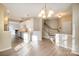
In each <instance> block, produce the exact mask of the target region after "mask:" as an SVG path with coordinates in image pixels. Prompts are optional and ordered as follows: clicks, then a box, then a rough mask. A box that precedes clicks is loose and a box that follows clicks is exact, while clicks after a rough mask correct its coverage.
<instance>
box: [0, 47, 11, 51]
mask: <svg viewBox="0 0 79 59" xmlns="http://www.w3.org/2000/svg"><path fill="white" fill-rule="evenodd" d="M11 48H12V47H9V48H5V49H1V50H0V52H3V51H6V50H9V49H11Z"/></svg>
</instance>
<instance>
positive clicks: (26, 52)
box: [0, 39, 78, 56]
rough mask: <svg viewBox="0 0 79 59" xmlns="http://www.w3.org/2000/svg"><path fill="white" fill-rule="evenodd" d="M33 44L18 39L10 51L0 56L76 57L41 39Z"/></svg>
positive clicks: (1, 53)
mask: <svg viewBox="0 0 79 59" xmlns="http://www.w3.org/2000/svg"><path fill="white" fill-rule="evenodd" d="M33 43H34V42H33ZM33 43H32V42H31V43H28V44H26V43H24V42H23V41H22V40H21V39H18V40H17V41H15V42H13V45H12V46H13V48H12V49H10V50H7V51H4V52H0V56H78V55H76V54H73V53H72V52H71V50H69V49H65V48H62V47H57V46H55V44H53V43H51V41H50V40H47V39H43V40H42V41H40V42H38V44H33Z"/></svg>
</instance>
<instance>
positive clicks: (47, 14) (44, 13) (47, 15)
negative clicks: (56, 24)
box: [38, 4, 54, 19]
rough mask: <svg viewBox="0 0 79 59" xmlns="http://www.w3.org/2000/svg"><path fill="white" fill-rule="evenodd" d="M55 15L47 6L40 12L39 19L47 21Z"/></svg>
mask: <svg viewBox="0 0 79 59" xmlns="http://www.w3.org/2000/svg"><path fill="white" fill-rule="evenodd" d="M53 14H54V12H53V11H52V10H51V9H47V6H46V4H45V5H44V8H43V9H42V10H41V11H40V13H39V15H38V17H40V18H43V19H47V18H50V17H52V15H53Z"/></svg>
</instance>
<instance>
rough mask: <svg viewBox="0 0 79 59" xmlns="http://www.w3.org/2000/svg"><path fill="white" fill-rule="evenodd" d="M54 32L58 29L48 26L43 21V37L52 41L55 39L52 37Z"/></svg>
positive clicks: (57, 31)
mask: <svg viewBox="0 0 79 59" xmlns="http://www.w3.org/2000/svg"><path fill="white" fill-rule="evenodd" d="M56 33H59V29H58V28H52V27H50V26H49V25H48V24H47V23H46V21H45V22H44V27H43V35H45V36H46V37H45V38H47V39H50V40H51V41H52V42H53V41H55V38H54V37H55V34H56Z"/></svg>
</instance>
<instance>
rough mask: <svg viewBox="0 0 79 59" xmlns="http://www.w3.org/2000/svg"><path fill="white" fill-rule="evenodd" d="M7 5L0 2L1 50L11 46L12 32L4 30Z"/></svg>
mask: <svg viewBox="0 0 79 59" xmlns="http://www.w3.org/2000/svg"><path fill="white" fill-rule="evenodd" d="M5 10H6V9H5V7H4V6H3V5H1V4H0V51H4V50H7V49H10V48H11V36H10V32H8V31H4V17H5Z"/></svg>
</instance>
